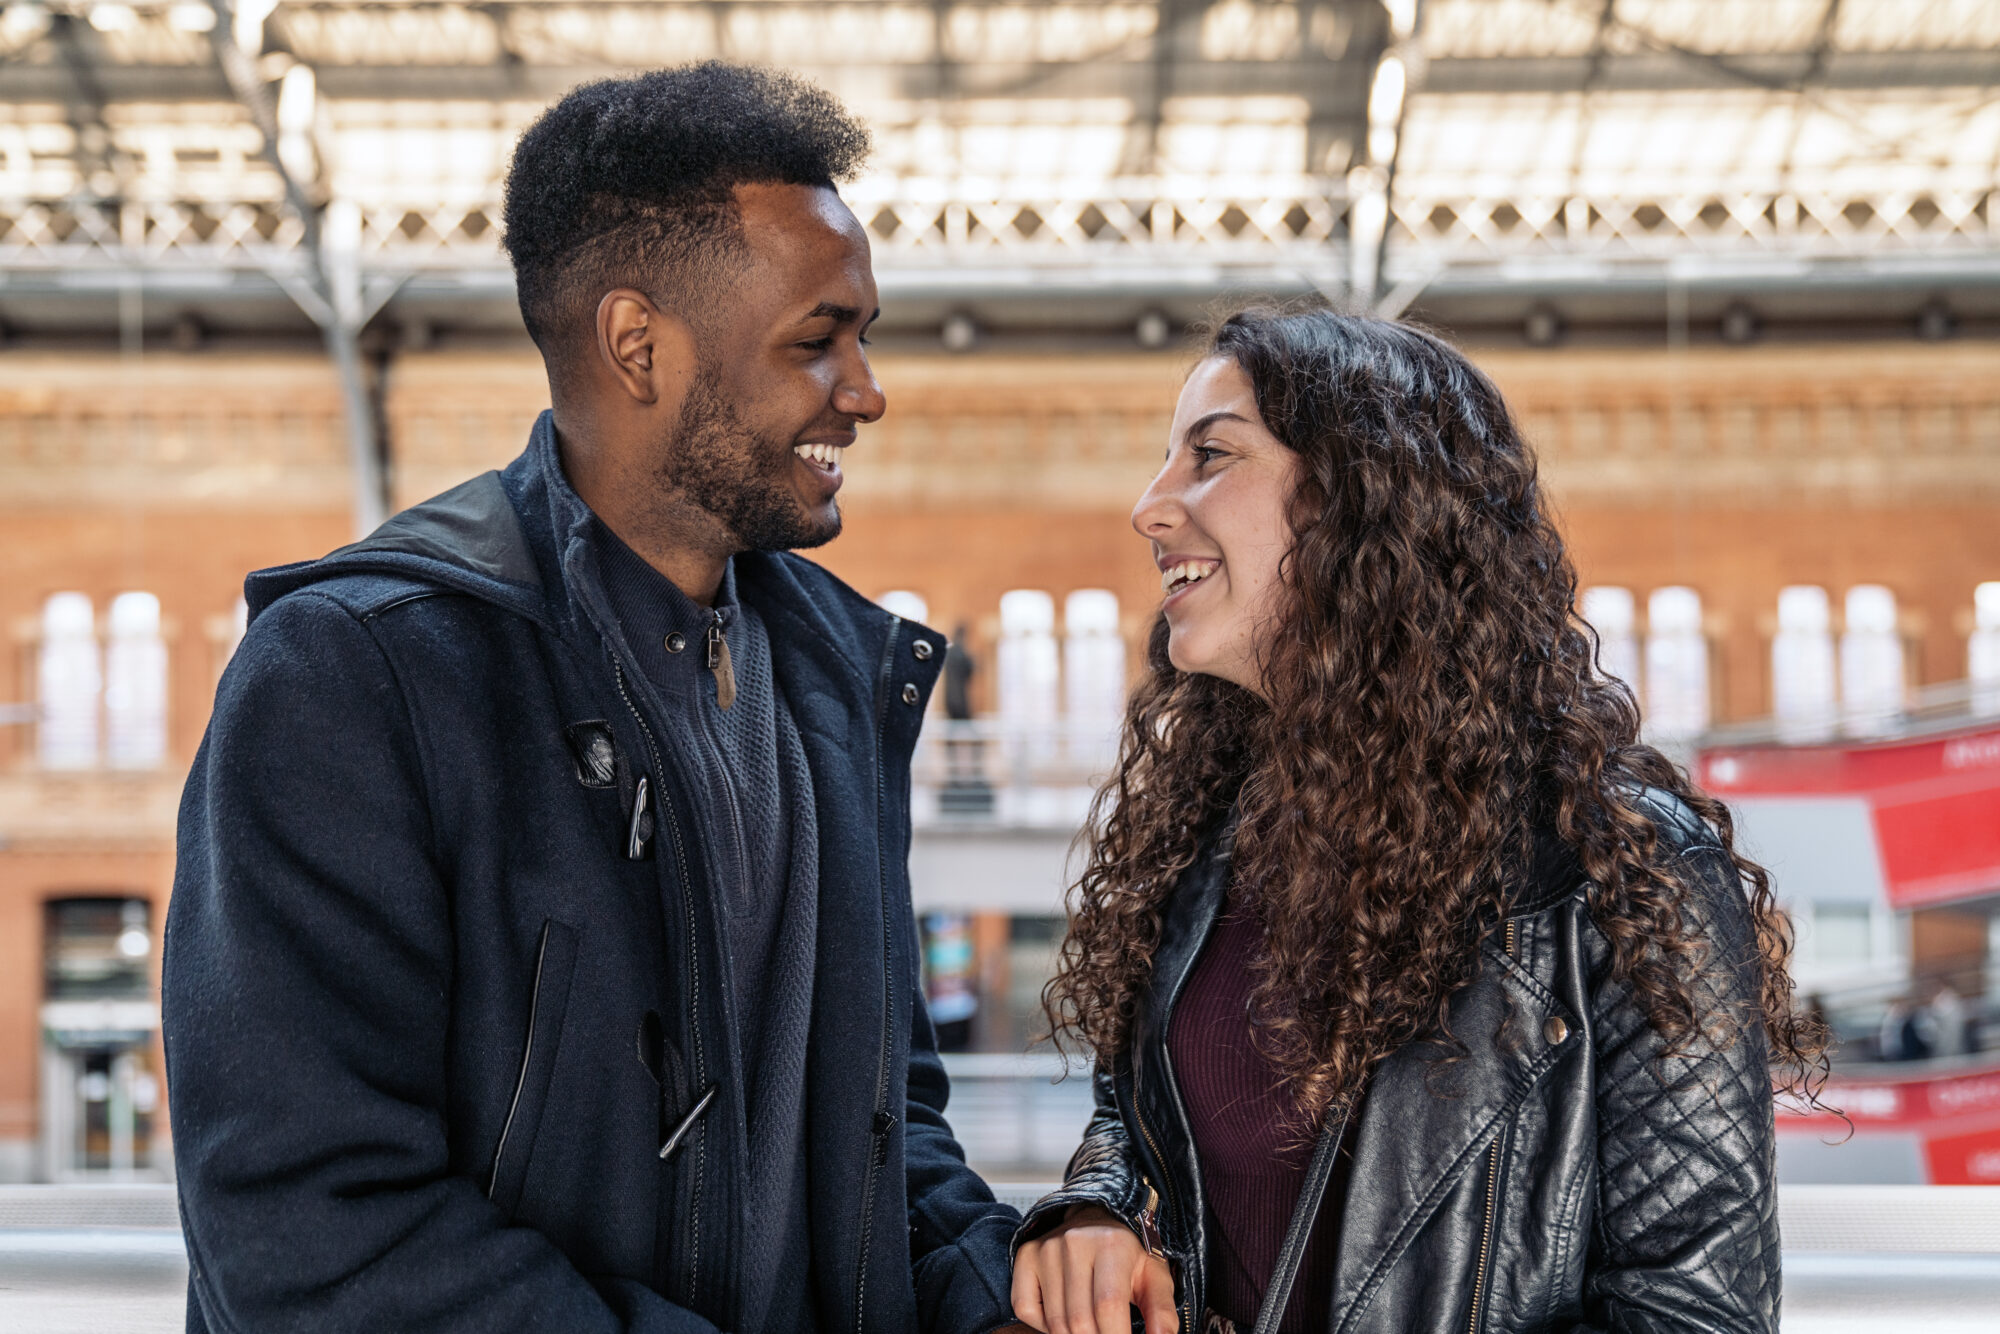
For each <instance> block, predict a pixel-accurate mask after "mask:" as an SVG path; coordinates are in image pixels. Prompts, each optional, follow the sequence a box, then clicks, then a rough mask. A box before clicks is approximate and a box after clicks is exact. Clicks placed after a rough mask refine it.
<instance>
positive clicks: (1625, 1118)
mask: <svg viewBox="0 0 2000 1334" xmlns="http://www.w3.org/2000/svg"><path fill="white" fill-rule="evenodd" d="M1704 832H1705V831H1704ZM1676 841H1678V840H1676ZM1678 856H1679V861H1680V865H1681V866H1682V868H1683V869H1684V870H1685V872H1686V873H1687V874H1686V880H1685V883H1686V884H1687V885H1688V886H1689V893H1688V899H1687V911H1688V913H1689V914H1690V916H1691V917H1692V918H1693V919H1694V920H1695V921H1696V923H1697V924H1698V926H1699V928H1700V929H1701V930H1702V932H1703V934H1704V936H1705V938H1706V939H1707V942H1708V946H1709V951H1710V953H1709V959H1708V964H1707V967H1706V968H1705V969H1704V970H1703V971H1704V977H1703V979H1702V982H1701V983H1700V984H1699V985H1698V988H1697V991H1696V997H1697V1003H1698V1004H1699V1005H1701V1006H1702V1013H1703V1014H1704V1015H1705V1016H1706V1017H1707V1018H1708V1019H1709V1020H1710V1021H1711V1022H1712V1021H1714V1020H1715V1019H1718V1018H1728V1017H1731V1016H1740V1019H1739V1021H1738V1022H1737V1023H1735V1024H1731V1025H1727V1026H1728V1027H1731V1028H1734V1029H1735V1030H1736V1031H1735V1033H1734V1036H1733V1039H1732V1040H1730V1041H1728V1042H1727V1043H1726V1044H1725V1045H1721V1046H1719V1047H1718V1046H1716V1045H1714V1044H1712V1043H1704V1042H1701V1041H1700V1040H1697V1042H1696V1045H1695V1046H1693V1047H1692V1048H1691V1049H1690V1050H1688V1051H1687V1052H1686V1053H1684V1054H1682V1055H1678V1056H1674V1057H1670V1058H1666V1059H1664V1060H1663V1059H1662V1058H1661V1055H1660V1052H1661V1049H1662V1046H1663V1043H1662V1040H1661V1038H1660V1036H1659V1035H1658V1033H1657V1032H1655V1031H1654V1029H1653V1028H1652V1027H1651V1025H1650V1024H1648V1023H1647V1021H1646V1019H1645V1016H1644V1014H1643V1013H1642V1012H1641V1010H1640V1008H1639V1005H1638V1002H1637V1000H1636V998H1635V997H1634V996H1633V995H1632V993H1631V992H1630V990H1629V989H1628V988H1626V987H1625V986H1624V984H1622V983H1612V982H1606V983H1605V984H1603V985H1602V986H1600V987H1599V988H1598V990H1597V993H1596V995H1595V997H1594V999H1593V1005H1592V1018H1593V1021H1594V1027H1595V1030H1596V1031H1595V1044H1596V1051H1597V1059H1598V1079H1597V1090H1598V1091H1597V1114H1598V1139H1597V1151H1598V1169H1599V1170H1598V1196H1599V1197H1598V1200H1597V1209H1596V1216H1597V1223H1596V1229H1595V1236H1594V1237H1593V1239H1592V1244H1591V1253H1590V1260H1589V1265H1588V1274H1587V1276H1586V1280H1585V1282H1586V1288H1585V1305H1586V1315H1587V1316H1588V1318H1589V1320H1590V1324H1589V1325H1588V1326H1585V1327H1584V1328H1585V1329H1588V1328H1593V1327H1601V1328H1603V1329H1606V1330H1611V1331H1621V1332H1622V1331H1631V1332H1633V1334H1665V1332H1666V1331H1674V1332H1676V1334H1682V1332H1685V1334H1693V1331H1704V1332H1706V1331H1714V1330H1728V1331H1730V1334H1765V1332H1769V1334H1775V1331H1776V1330H1777V1328H1778V1301H1779V1253H1778V1217H1777V1199H1776V1192H1775V1176H1776V1169H1775V1157H1776V1141H1775V1137H1774V1133H1773V1125H1772V1093H1771V1077H1770V1069H1769V1065H1768V1061H1767V1055H1766V1052H1767V1048H1766V1045H1765V1038H1764V1032H1763V1027H1762V1024H1761V1022H1760V1020H1759V1014H1760V1010H1759V1005H1758V981H1759V976H1760V969H1759V964H1758V960H1757V955H1756V945H1755V937H1754V934H1753V932H1752V926H1751V920H1750V914H1749V908H1748V904H1747V901H1746V899H1745V896H1744V894H1743V891H1742V885H1741V883H1740V881H1739V879H1738V877H1737V874H1736V870H1735V867H1734V865H1733V864H1732V863H1731V861H1730V860H1729V857H1728V855H1727V854H1726V853H1724V852H1723V851H1722V849H1721V848H1719V847H1717V846H1715V845H1714V843H1713V841H1712V839H1711V838H1703V839H1701V840H1699V841H1693V842H1692V844H1691V845H1689V846H1685V847H1684V850H1683V851H1681V852H1680V853H1679V854H1678Z"/></svg>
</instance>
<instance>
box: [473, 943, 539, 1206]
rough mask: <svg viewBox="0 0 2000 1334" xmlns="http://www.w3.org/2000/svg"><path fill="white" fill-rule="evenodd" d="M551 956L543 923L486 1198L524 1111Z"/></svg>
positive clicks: (490, 1194) (494, 1186) (496, 1186)
mask: <svg viewBox="0 0 2000 1334" xmlns="http://www.w3.org/2000/svg"><path fill="white" fill-rule="evenodd" d="M548 953H549V924H548V923H547V922H544V923H542V938H541V940H540V941H539V942H538V943H537V944H536V945H535V984H534V986H533V987H531V988H530V989H529V991H528V1045H527V1046H526V1047H524V1048H523V1049H522V1051H521V1072H520V1073H519V1074H517V1075H515V1076H514V1097H513V1100H512V1101H511V1102H509V1103H508V1104H507V1119H506V1120H505V1121H503V1122H501V1124H500V1142H499V1143H498V1144H496V1145H495V1146H494V1147H493V1175H492V1176H490V1177H488V1178H487V1180H486V1198H487V1199H489V1200H490V1199H492V1198H493V1192H494V1191H495V1190H497V1189H499V1186H500V1162H501V1160H502V1159H503V1158H505V1157H506V1156H507V1136H508V1134H509V1133H510V1132H512V1130H513V1129H514V1114H515V1113H516V1112H519V1111H520V1110H521V1090H522V1089H524V1088H526V1087H527V1084H528V1066H529V1064H530V1063H531V1062H532V1061H533V1060H534V1059H535V1012H536V1011H537V1010H539V1009H540V1008H541V1004H542V963H543V961H544V960H545V959H547V958H548Z"/></svg>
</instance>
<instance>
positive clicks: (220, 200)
mask: <svg viewBox="0 0 2000 1334" xmlns="http://www.w3.org/2000/svg"><path fill="white" fill-rule="evenodd" d="M232 44H233V45H234V47H235V49H236V50H238V51H239V52H240V53H241V55H242V56H243V58H244V59H245V61H247V63H246V64H244V65H242V66H241V71H247V72H248V74H249V76H250V78H251V81H252V82H253V83H255V84H257V85H258V87H259V88H261V94H260V93H259V92H258V91H257V89H246V86H245V85H244V83H243V81H242V79H240V78H239V79H238V80H236V81H235V82H232V80H231V78H229V77H227V75H226V63H225V62H224V61H223V60H221V59H219V57H220V56H221V53H222V52H223V50H224V48H225V47H226V46H230V45H232ZM709 57H719V58H724V59H731V60H741V61H750V62H758V63H769V64H776V65H783V66H787V67H791V68H794V69H797V70H799V71H801V72H802V73H804V74H806V75H807V76H809V77H811V78H814V79H815V80H817V81H819V82H821V83H823V84H824V85H826V86H827V87H829V88H830V89H831V90H833V91H834V92H836V93H837V94H839V95H840V96H842V97H843V98H844V99H846V100H847V102H848V103H849V105H851V106H853V107H854V108H855V109H856V110H858V111H860V112H861V113H863V114H864V115H865V116H866V117H867V118H868V120H869V121H870V122H871V124H872V125H873V126H874V127H875V130H876V133H877V141H878V147H877V152H876V156H875V158H874V161H873V165H872V167H871V169H870V171H869V173H868V174H867V175H866V176H865V177H864V178H863V179H861V180H859V181H857V182H855V183H854V184H853V185H852V186H851V187H849V188H848V189H847V190H846V192H845V193H846V195H847V198H848V199H849V201H850V203H851V204H852V205H853V206H854V208H855V210H856V212H857V214H858V215H859V216H860V217H861V218H862V219H863V221H864V222H865V223H866V224H867V226H868V228H869V229H870V232H871V234H872V237H873V240H874V244H875V248H876V256H877V269H878V273H879V274H880V277H881V280H882V286H883V289H884V292H885V295H888V296H894V295H897V294H902V295H905V296H910V297H919V298H925V299H931V300H937V301H947V302H948V301H950V300H954V299H960V298H966V299H970V298H976V297H978V296H981V295H982V294H984V295H996V294H997V295H1003V296H1004V295H1005V294H1008V293H1044V294H1047V293H1059V292H1063V291H1070V292H1074V293H1098V294H1102V293H1105V292H1116V293H1124V294H1127V295H1130V296H1133V297H1136V298H1141V299H1152V298H1157V297H1160V296H1163V295H1169V296H1170V295H1172V294H1175V293H1204V292H1210V291H1222V290H1232V289H1245V288H1263V289H1273V288H1275V289H1281V290H1302V289H1308V288H1317V289H1319V290H1322V291H1325V292H1328V293H1330V294H1334V295H1340V296H1346V297H1348V298H1350V299H1352V298H1356V297H1358V298H1360V299H1363V300H1367V301H1372V302H1374V303H1375V304H1377V306H1378V307H1380V308H1383V309H1387V310H1392V311H1393V310H1399V309H1401V308H1402V307H1403V306H1405V305H1407V304H1408V303H1409V302H1410V301H1411V300H1413V299H1415V298H1416V297H1417V296H1418V295H1419V294H1422V293H1425V292H1427V291H1428V292H1438V291H1447V292H1449V291H1461V292H1472V293H1477V292H1480V291H1487V290H1491V291H1509V292H1537V291H1555V290H1561V289H1563V288H1564V287H1566V286H1572V287H1573V286H1578V285H1586V284H1595V285H1605V284H1610V285H1614V286H1615V285H1618V284H1627V285H1636V286H1639V287H1649V288H1653V289H1658V288H1661V287H1664V286H1669V285H1672V284H1677V283H1678V284H1693V285H1696V286H1699V285H1701V284H1703V283H1710V284H1718V283H1719V284H1727V285H1730V286H1731V287H1732V288H1736V289H1756V288H1759V287H1778V288H1784V287H1794V288H1798V287H1805V286H1809V285H1814V284H1823V283H1836V284H1837V283H1840V282H1844V281H1865V282H1874V283H1882V282H1903V283H1908V284H1914V285H1920V286H1921V285H1929V286H1933V287H1935V286H1947V287H1948V286H1951V285H1954V284H1964V283H1987V284H1993V283H2000V218H1996V211H2000V188H1997V187H1996V181H2000V0H1286V2H1280V0H1151V2H1148V3H1127V2H1123V0H1105V2H1103V3H1098V2H1096V0H1090V2H1083V0H934V2H932V3H919V2H915V0H831V2H819V0H814V2H812V3H804V2H800V0H738V2H736V3H693V2H686V0H669V2H667V3H644V4H642V3H630V2H628V0H479V2H478V3H461V2H460V0H386V2H381V3H357V2H355V0H278V2H277V3H276V4H275V5H273V4H271V0H239V4H238V6H236V7H231V6H230V5H228V4H226V3H223V0H214V3H208V2H205V0H168V2H166V3H162V2H161V0H124V2H122V3H94V2H90V0H11V2H10V3H7V4H5V6H4V9H0V307H4V306H5V305H6V304H7V302H8V301H9V300H10V293H39V294H41V295H42V296H43V297H44V298H49V297H55V296H58V295H60V294H62V293H65V292H69V293H92V292H94V293H97V294H99V295H100V296H102V294H104V293H105V292H108V291H112V290H124V288H126V287H129V286H131V285H133V284H140V285H142V286H143V287H144V288H145V289H146V290H147V291H148V292H153V293H157V292H184V293H187V294H188V295H189V297H190V299H193V298H194V297H196V296H198V295H201V294H206V297H205V298H204V299H211V300H221V299H223V298H224V296H225V295H226V294H227V293H229V292H232V291H236V292H242V293H251V292H271V291H273V290H281V291H284V292H287V293H290V294H291V295H292V296H293V297H294V298H297V299H299V300H301V301H302V302H307V301H310V300H319V301H321V303H322V305H324V304H325V303H326V302H327V300H329V299H330V298H329V297H328V296H327V294H326V293H327V290H328V289H327V284H328V283H330V282H333V281H334V280H335V279H339V280H341V281H346V282H348V283H349V284H350V286H352V287H353V288H354V292H355V295H354V297H353V309H352V310H350V312H349V313H350V315H351V314H353V313H354V312H355V311H358V312H360V314H361V315H362V316H363V317H365V315H366V313H367V312H368V311H369V310H372V309H373V308H374V307H376V306H379V305H380V304H381V302H382V301H384V300H387V299H389V297H390V295H391V294H393V293H397V292H401V293H403V294H404V296H406V297H417V296H421V295H422V294H423V293H426V292H428V293H432V294H438V293H447V294H456V297H457V298H470V297H479V298H482V299H486V300H490V301H500V300H502V299H503V298H506V297H508V296H509V295H510V294H511V281H510V278H509V275H508V271H507V266H506V263H505V259H504V256H503V255H502V253H501V251H500V249H499V245H498V219H499V199H500V183H501V180H502V177H503V174H504V170H505V167H506V163H507V159H508V155H509V153H510V152H511V149H512V145H513V142H514V140H515V138H516V136H517V135H518V134H519V133H520V131H521V130H522V129H523V128H524V127H525V126H526V124H527V123H528V122H529V121H530V120H531V119H532V118H533V117H534V116H535V114H536V113H537V112H538V111H539V110H540V109H541V108H542V107H543V106H545V105H547V103H548V102H549V101H551V100H552V99H553V98H555V97H556V96H558V95H560V94H561V93H562V92H563V91H564V90H565V89H567V88H569V87H571V86H573V85H575V84H576V83H578V82H580V81H583V80H586V79H591V78H596V77H602V76H607V75H613V74H617V73H620V72H625V71H629V70H633V69H637V68H645V67H653V66H660V65H671V64H677V63H681V62H684V61H688V60H695V59H703V58H709ZM260 96H261V98H262V99H263V101H262V110H261V113H260V112H259V110H258V104H259V97H260ZM315 263H317V264H319V265H320V266H321V268H320V269H319V270H315V269H314V268H313V266H314V264H315ZM302 291H303V292H304V293H305V295H304V296H303V297H301V296H300V293H301V292H302ZM315 292H317V293H318V294H319V295H317V296H315V295H314V293H315ZM316 318H317V317H316ZM320 322H321V323H322V324H324V323H325V320H321V321H320Z"/></svg>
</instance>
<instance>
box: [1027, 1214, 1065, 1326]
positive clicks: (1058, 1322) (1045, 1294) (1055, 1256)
mask: <svg viewBox="0 0 2000 1334" xmlns="http://www.w3.org/2000/svg"><path fill="white" fill-rule="evenodd" d="M1066 1249H1068V1248H1067V1247H1066V1246H1064V1245H1063V1244H1062V1238H1061V1237H1060V1236H1057V1237H1051V1238H1050V1239H1049V1244H1048V1245H1046V1246H1044V1247H1042V1253H1041V1254H1040V1255H1038V1256H1036V1257H1035V1259H1036V1265H1035V1267H1036V1269H1038V1270H1039V1271H1040V1274H1041V1280H1042V1315H1043V1316H1044V1317H1045V1318H1046V1319H1047V1320H1048V1322H1049V1324H1048V1334H1069V1304H1068V1303H1067V1302H1066V1301H1064V1296H1065V1294H1064V1292H1063V1252H1064V1251H1065V1250H1066Z"/></svg>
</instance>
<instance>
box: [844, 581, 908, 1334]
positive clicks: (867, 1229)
mask: <svg viewBox="0 0 2000 1334" xmlns="http://www.w3.org/2000/svg"><path fill="white" fill-rule="evenodd" d="M902 627H903V622H902V619H901V618H900V617H896V616H891V617H890V618H889V638H888V642H887V643H886V644H884V645H883V648H882V670H881V674H880V676H879V678H878V679H877V681H876V683H875V840H876V843H877V847H876V851H875V856H876V878H877V879H878V880H879V881H880V883H881V894H882V1037H881V1042H880V1045H879V1046H878V1047H877V1049H876V1055H875V1115H874V1119H873V1120H872V1121H870V1123H869V1128H870V1130H871V1131H872V1132H873V1135H874V1141H875V1142H874V1143H873V1144H871V1145H870V1146H869V1154H868V1172H867V1175H866V1176H864V1177H863V1178H862V1180H861V1249H860V1252H859V1256H858V1258H857V1260H856V1262H855V1274H854V1330H855V1334H867V1329H868V1324H867V1321H866V1320H865V1319H864V1316H865V1313H866V1311H867V1304H868V1248H869V1246H870V1245H871V1244H872V1243H873V1240H874V1232H875V1179H876V1177H878V1176H879V1175H880V1174H881V1171H882V1169H883V1167H884V1166H886V1165H887V1164H888V1161H889V1132H890V1131H892V1130H894V1129H895V1128H896V1117H895V1115H894V1114H893V1113H892V1112H890V1111H889V1107H888V1103H889V1046H890V1036H889V1030H890V1027H891V1025H892V1023H893V1021H894V1018H895V1013H896V1009H895V996H894V994H893V987H894V982H893V980H892V979H891V977H890V975H889V974H890V971H891V970H890V963H891V961H892V958H893V954H894V948H893V944H894V942H893V941H892V940H891V939H890V934H889V933H890V932H891V931H892V930H893V929H894V928H893V927H892V926H891V925H890V917H889V869H888V861H887V859H888V855H889V854H888V849H887V847H886V846H883V839H882V813H883V811H884V809H885V808H886V807H885V803H886V802H887V799H888V798H887V794H886V791H885V787H884V783H883V778H882V751H883V749H884V746H885V743H886V741H887V739H888V734H889V680H890V677H891V676H892V674H893V673H894V672H895V669H896V641H897V640H898V639H899V638H900V637H901V633H900V632H901V630H902Z"/></svg>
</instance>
